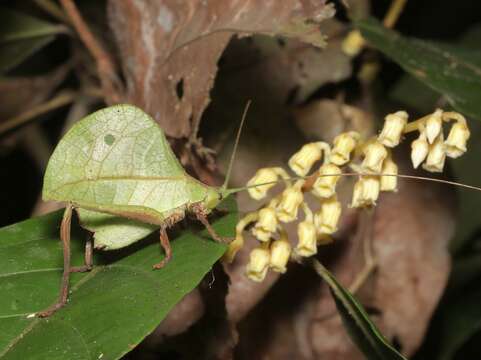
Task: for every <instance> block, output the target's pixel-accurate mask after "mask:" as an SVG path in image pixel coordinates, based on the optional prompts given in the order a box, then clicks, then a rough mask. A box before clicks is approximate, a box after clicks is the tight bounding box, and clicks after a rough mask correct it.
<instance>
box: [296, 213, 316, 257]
mask: <svg viewBox="0 0 481 360" xmlns="http://www.w3.org/2000/svg"><path fill="white" fill-rule="evenodd" d="M297 236H298V239H299V241H298V242H297V245H296V249H295V252H296V254H298V255H300V256H304V257H307V256H312V255H314V254H316V253H317V232H316V226H315V225H314V223H313V222H312V221H310V220H304V221H302V222H300V223H299V225H298V226H297Z"/></svg>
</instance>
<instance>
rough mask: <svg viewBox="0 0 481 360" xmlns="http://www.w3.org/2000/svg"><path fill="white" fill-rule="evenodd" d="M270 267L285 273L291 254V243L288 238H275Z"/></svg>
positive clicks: (272, 245)
mask: <svg viewBox="0 0 481 360" xmlns="http://www.w3.org/2000/svg"><path fill="white" fill-rule="evenodd" d="M270 250H271V258H270V265H269V266H270V268H271V269H272V270H274V271H275V272H279V273H285V272H286V266H287V262H288V261H289V258H290V256H291V244H289V241H287V239H279V240H275V241H273V242H272V244H271V248H270Z"/></svg>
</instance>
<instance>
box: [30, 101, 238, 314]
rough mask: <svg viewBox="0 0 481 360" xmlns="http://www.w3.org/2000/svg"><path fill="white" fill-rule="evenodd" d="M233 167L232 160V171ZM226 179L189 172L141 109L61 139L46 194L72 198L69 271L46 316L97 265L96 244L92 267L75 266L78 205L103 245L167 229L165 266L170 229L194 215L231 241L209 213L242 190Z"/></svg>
mask: <svg viewBox="0 0 481 360" xmlns="http://www.w3.org/2000/svg"><path fill="white" fill-rule="evenodd" d="M246 111H247V107H246ZM246 111H245V112H244V116H243V118H242V120H244V118H245V114H246ZM234 152H235V149H234ZM231 166H232V159H231V163H230V164H229V170H228V174H229V173H230V169H231ZM228 174H227V178H228ZM226 184H227V179H226V182H225V183H224V185H223V186H222V187H220V188H216V187H212V186H208V185H205V184H203V183H201V182H199V181H198V180H196V179H194V178H193V177H191V176H189V175H188V174H187V173H186V172H185V170H184V169H183V168H182V166H181V165H180V163H179V161H178V160H177V158H176V157H175V155H174V154H173V152H172V150H171V148H170V146H169V144H168V142H167V139H166V137H165V135H164V133H163V131H162V129H161V128H160V127H159V126H158V125H157V123H156V122H155V121H154V120H153V119H152V118H151V117H150V116H149V115H147V114H146V113H144V112H143V111H142V110H141V109H139V108H137V107H135V106H132V105H126V104H122V105H115V106H111V107H108V108H105V109H102V110H99V111H97V112H95V113H93V114H91V115H89V116H87V117H86V118H84V119H82V120H80V121H79V122H77V123H76V124H75V125H74V126H73V127H72V128H71V129H70V130H69V132H68V133H67V134H66V135H65V136H64V137H63V138H62V139H61V140H60V142H59V143H58V145H57V147H56V149H55V151H54V153H53V154H52V156H51V158H50V160H49V163H48V166H47V170H46V173H45V178H44V186H43V199H44V200H55V201H63V202H66V203H67V206H66V209H65V213H64V216H63V219H62V224H61V230H60V234H61V239H62V243H63V249H64V250H63V254H64V272H63V278H62V285H61V290H60V296H59V299H58V301H57V302H56V303H55V304H53V305H52V306H51V307H49V308H48V309H46V310H45V311H43V312H40V313H39V314H38V315H39V316H42V317H45V316H49V315H51V314H52V313H53V312H55V311H56V310H57V309H59V308H61V307H62V306H63V305H64V304H65V303H66V301H67V296H68V284H69V275H70V273H71V272H75V271H88V270H90V269H91V268H92V261H91V259H92V246H91V244H90V243H89V242H88V243H87V246H86V256H85V259H86V264H85V266H82V267H72V266H71V264H70V222H71V217H72V210H73V209H76V210H77V212H78V215H79V218H80V223H81V224H82V225H83V226H84V227H85V228H87V229H89V230H91V231H94V232H95V240H94V247H95V248H97V249H102V250H111V249H118V248H122V247H125V246H127V245H129V244H131V243H133V242H135V241H138V240H140V239H142V238H143V237H145V236H146V235H147V234H149V233H151V232H153V231H155V230H156V229H160V243H161V245H162V247H163V249H164V251H165V255H166V256H165V258H164V260H163V261H161V262H159V263H158V264H155V265H153V267H154V269H159V268H161V267H162V266H163V265H164V264H165V263H166V262H168V261H169V259H170V257H171V249H170V244H169V238H168V236H167V232H166V229H168V228H169V227H170V226H172V225H173V224H175V223H177V222H178V221H180V220H181V219H183V218H184V216H185V214H186V213H192V214H193V215H195V217H196V218H197V219H198V220H199V221H200V222H202V224H203V225H204V226H205V227H206V228H207V230H208V232H209V234H210V235H211V236H212V238H213V239H215V240H217V241H225V239H222V238H221V237H220V236H219V235H218V234H216V233H215V231H214V229H213V228H212V227H211V225H210V223H209V221H208V219H207V215H208V214H209V213H210V212H211V211H212V209H214V208H215V207H216V206H217V205H218V204H219V202H220V201H221V200H222V199H223V198H225V197H226V196H228V195H229V194H232V193H234V192H236V191H239V190H241V189H227V187H226Z"/></svg>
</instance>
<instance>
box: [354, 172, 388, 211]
mask: <svg viewBox="0 0 481 360" xmlns="http://www.w3.org/2000/svg"><path fill="white" fill-rule="evenodd" d="M380 187H381V184H380V181H379V179H378V178H377V177H375V176H364V177H361V178H360V179H359V180H358V181H357V182H356V184H354V190H353V193H352V202H351V207H353V208H359V207H365V206H371V205H376V200H377V198H378V197H379V190H380Z"/></svg>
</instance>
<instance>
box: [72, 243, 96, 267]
mask: <svg viewBox="0 0 481 360" xmlns="http://www.w3.org/2000/svg"><path fill="white" fill-rule="evenodd" d="M93 266H94V264H93V244H92V239H91V238H90V239H88V240H87V242H86V243H85V264H84V265H82V266H73V267H71V268H70V272H87V271H90V270H92V269H93Z"/></svg>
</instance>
